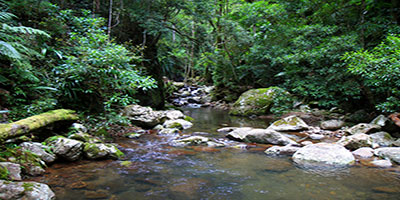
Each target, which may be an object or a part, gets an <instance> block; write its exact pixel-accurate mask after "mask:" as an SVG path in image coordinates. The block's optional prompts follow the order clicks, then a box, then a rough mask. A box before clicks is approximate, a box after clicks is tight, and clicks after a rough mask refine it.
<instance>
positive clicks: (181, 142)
mask: <svg viewBox="0 0 400 200" xmlns="http://www.w3.org/2000/svg"><path fill="white" fill-rule="evenodd" d="M209 141H210V139H209V138H207V137H203V136H190V137H187V138H183V139H178V140H173V141H172V142H171V144H172V146H186V145H200V144H207V142H209Z"/></svg>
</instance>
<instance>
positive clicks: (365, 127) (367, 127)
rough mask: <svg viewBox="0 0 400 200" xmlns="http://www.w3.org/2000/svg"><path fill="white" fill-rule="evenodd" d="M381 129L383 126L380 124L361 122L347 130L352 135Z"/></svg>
mask: <svg viewBox="0 0 400 200" xmlns="http://www.w3.org/2000/svg"><path fill="white" fill-rule="evenodd" d="M379 130H381V127H380V126H379V125H376V124H365V123H361V124H357V125H355V126H353V127H351V128H349V129H347V130H346V131H347V132H348V133H349V134H350V135H354V134H358V133H364V134H370V133H374V132H377V131H379Z"/></svg>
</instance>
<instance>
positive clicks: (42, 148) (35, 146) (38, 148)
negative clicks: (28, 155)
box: [19, 142, 57, 163]
mask: <svg viewBox="0 0 400 200" xmlns="http://www.w3.org/2000/svg"><path fill="white" fill-rule="evenodd" d="M19 146H21V148H22V149H23V150H28V151H30V152H32V153H34V154H36V155H37V156H39V157H40V159H42V160H43V161H44V162H46V163H52V162H54V161H55V160H56V158H57V157H56V155H55V154H54V153H53V152H51V151H50V147H48V146H46V145H43V144H41V143H39V142H24V143H22V144H20V145H19Z"/></svg>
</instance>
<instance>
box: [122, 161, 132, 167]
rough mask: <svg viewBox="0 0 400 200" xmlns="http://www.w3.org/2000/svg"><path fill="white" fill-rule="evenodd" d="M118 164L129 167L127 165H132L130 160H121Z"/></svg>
mask: <svg viewBox="0 0 400 200" xmlns="http://www.w3.org/2000/svg"><path fill="white" fill-rule="evenodd" d="M120 164H121V165H122V166H124V167H129V166H131V165H132V161H129V160H125V161H122V162H121V163H120Z"/></svg>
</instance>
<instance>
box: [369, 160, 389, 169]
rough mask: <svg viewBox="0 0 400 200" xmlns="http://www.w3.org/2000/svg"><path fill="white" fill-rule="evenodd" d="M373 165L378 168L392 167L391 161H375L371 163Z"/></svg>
mask: <svg viewBox="0 0 400 200" xmlns="http://www.w3.org/2000/svg"><path fill="white" fill-rule="evenodd" d="M371 164H372V165H374V166H376V167H382V168H387V167H391V166H392V162H390V160H374V161H372V162H371Z"/></svg>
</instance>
